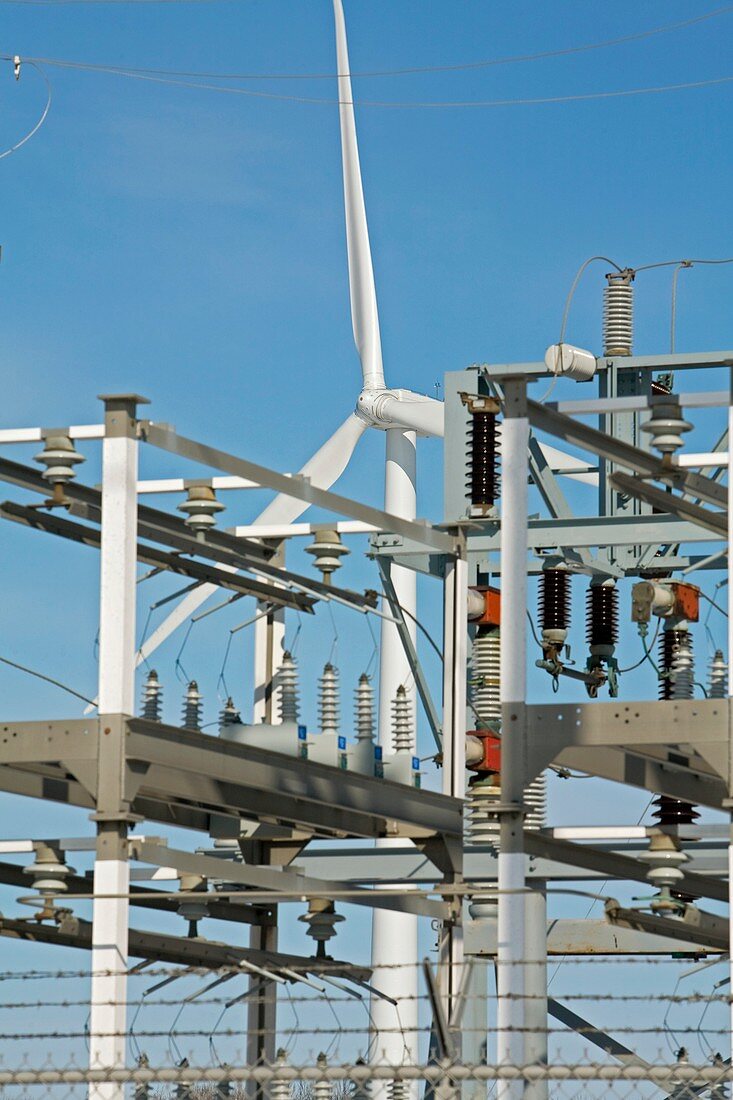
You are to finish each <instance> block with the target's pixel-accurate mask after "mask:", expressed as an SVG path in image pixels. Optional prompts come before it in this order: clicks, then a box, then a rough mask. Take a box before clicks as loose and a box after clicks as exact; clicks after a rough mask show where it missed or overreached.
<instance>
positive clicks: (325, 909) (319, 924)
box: [298, 898, 345, 959]
mask: <svg viewBox="0 0 733 1100" xmlns="http://www.w3.org/2000/svg"><path fill="white" fill-rule="evenodd" d="M298 920H299V921H302V922H303V923H304V924H307V925H308V935H309V936H310V937H311V939H314V940H315V941H316V944H317V945H318V946H317V949H316V958H318V959H325V958H326V943H327V942H328V940H330V939H333V937H334V936H335V935H336V929H335V927H334V925H336V924H338V923H339V921H342V920H345V918H344V917H342V916H341V914H340V913H337V912H336V907H335V905H334V903H333V902H332V901H329V900H328V898H311V899H310V901H309V902H308V912H307V913H303V914H302V915H301V916H300V917H298Z"/></svg>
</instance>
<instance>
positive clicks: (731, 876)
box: [727, 368, 733, 1052]
mask: <svg viewBox="0 0 733 1100" xmlns="http://www.w3.org/2000/svg"><path fill="white" fill-rule="evenodd" d="M729 384H730V404H729V406H728V657H727V660H728V738H729V741H730V740H733V716H732V713H731V712H733V581H732V580H731V574H730V570H731V562H733V368H731V371H730V379H729ZM728 758H729V759H730V758H731V750H730V748H729V750H728ZM729 783H730V777H729ZM732 797H733V790H730V788H729V790H728V802H729V806H730V805H731V798H732ZM730 812H731V824H730V837H729V841H728V922H729V936H730V942H731V943H733V808H731V811H730ZM729 973H730V986H729V990H728V991H729V993H730V994H731V995H732V996H731V1005H730V1050H731V1052H733V951H731V952H730V970H729Z"/></svg>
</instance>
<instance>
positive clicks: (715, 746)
mask: <svg viewBox="0 0 733 1100" xmlns="http://www.w3.org/2000/svg"><path fill="white" fill-rule="evenodd" d="M728 716H729V703H728V700H727V699H685V700H667V701H664V702H649V701H641V702H638V701H637V702H628V703H621V702H618V701H615V702H610V703H599V702H593V703H567V704H559V705H553V704H541V705H532V706H529V707H527V727H528V733H527V749H526V751H527V754H528V762H529V766H530V772H531V775H533V776H534V775H537V774H539V772H540V771H542V769H543V768H544V767H546V766H547V765H548V764H549V763H551V762H552V761H553V760H554V759H555V758H556V757H557V756H558V754H559V753H560V752H561V751H562V750H563V749H566V748H569V747H571V746H572V747H580V748H583V749H594V748H601V747H606V748H612V749H630V750H632V751H635V752H636V751H638V750H647V749H651V750H653V754H656V759H657V761H658V762H659V763H667V764H668V765H669V766H670V767H671V768H674V767H681V768H687V767H690V766H691V765H692V760H691V758H692V757H693V756H694V754H695V752H696V753H698V754H699V755H700V756H701V757H703V761H699V762H697V764H696V765H692V766H695V767H697V770H698V771H700V770H702V771H704V770H705V767H706V766H709V767H710V769H711V773H712V771H714V772H716V773H717V775H718V776H720V777H721V778H722V779H723V780H726V781H727V780H728V778H729V775H728V769H729V761H728V737H729V732H728V720H729V719H728ZM680 746H682V748H680ZM685 746H692V747H693V748H692V749H687V748H685Z"/></svg>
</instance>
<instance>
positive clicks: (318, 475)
mask: <svg viewBox="0 0 733 1100" xmlns="http://www.w3.org/2000/svg"><path fill="white" fill-rule="evenodd" d="M368 427H369V425H368V424H367V423H366V421H364V420H362V419H361V417H360V416H357V415H356V413H352V414H351V416H350V417H349V418H348V420H345V421H344V422H343V424H342V425H341V427H340V428H337V429H336V431H335V432H334V433H333V435H332V436H331V438H330V439H327V440H326V442H325V443H324V444H323V446H322V447H321V448H320V449H319V450H317V451H316V453H315V454H314V455H313V457H312V458H310V459H309V460H308V461H307V462H306V464H305V466H304V467H303V468H302V470H301V471H300V473H301V474H302V475H303V476H304V477H309V478H310V479H311V482H312V483H313V484H314V485H315V486H317V487H318V488H319V489H330V488H331V486H332V485H333V483H334V482H335V481H338V479H339V478H340V477H341V475H342V473H343V472H344V470H345V469H346V467H347V466H348V464H349V462H350V461H351V456H352V455H353V453H354V449H355V447H356V445H357V443H358V442H359V440H360V439H361V437H362V435H363V434H364V432H365V431H366V430H367V428H368ZM306 508H308V505H307V504H306V503H305V501H302V500H296V498H295V497H288V496H285V494H284V493H280V494H278V496H276V497H275V499H274V500H273V501H272V503H271V504H268V506H267V508H265V510H264V512H262V513H261V514H260V515H259V516H258V517H257V519H256V520H255V521H254V522H255V523H257V524H259V523H293V522H294V521H295V520H296V519H297V518H298V516H302V514H303V512H305V510H306Z"/></svg>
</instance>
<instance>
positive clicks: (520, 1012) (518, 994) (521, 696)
mask: <svg viewBox="0 0 733 1100" xmlns="http://www.w3.org/2000/svg"><path fill="white" fill-rule="evenodd" d="M504 397H505V400H504V419H503V424H502V431H501V462H502V501H501V557H502V566H503V568H502V611H501V619H502V639H501V642H502V644H501V664H500V669H501V672H500V679H501V704H502V706H501V710H502V760H501V804H500V807H499V810H500V839H499V860H498V863H499V868H498V870H499V895H498V945H497V1062H499V1063H501V1062H510V1063H511V1064H513V1065H524V1061H525V1058H524V1032H523V1028H524V1026H525V1008H526V1005H525V1002H524V999H523V993H524V977H525V975H524V971H525V967H524V965H523V964H524V900H525V899H524V894H523V891H524V887H525V881H524V874H525V870H524V863H525V861H524V851H523V835H522V824H523V817H524V809H523V793H524V788H525V786H526V782H525V775H524V767H523V753H522V749H523V741H524V738H525V732H526V730H525V727H526V721H525V700H526V693H527V674H526V661H527V473H528V471H527V447H528V443H529V420H528V418H527V403H526V402H527V391H526V383H525V382H524V381H523V380H518V381H516V382H515V381H507V382H506V383H505V392H504ZM522 1088H523V1086H522V1083H521V1082H519V1083H517V1082H506V1083H503V1084H502V1085H501V1086H500V1088H499V1096H500V1097H503V1098H508V1097H516V1096H519V1095H521V1092H522Z"/></svg>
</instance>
